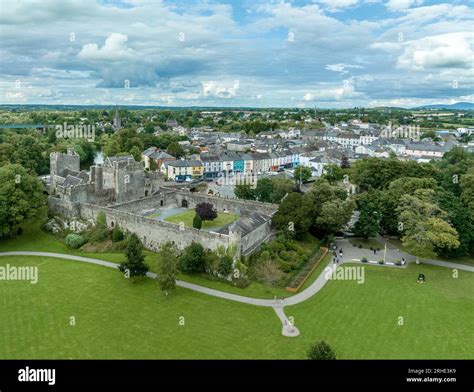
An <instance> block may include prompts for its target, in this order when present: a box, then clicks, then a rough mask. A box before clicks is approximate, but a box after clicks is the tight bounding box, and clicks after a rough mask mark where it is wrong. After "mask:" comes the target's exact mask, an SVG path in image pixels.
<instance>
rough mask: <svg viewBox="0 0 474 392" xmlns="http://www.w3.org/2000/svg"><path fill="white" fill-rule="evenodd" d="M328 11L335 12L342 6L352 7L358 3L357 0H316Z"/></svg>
mask: <svg viewBox="0 0 474 392" xmlns="http://www.w3.org/2000/svg"><path fill="white" fill-rule="evenodd" d="M317 2H318V3H320V4H322V5H323V6H324V7H325V8H326V9H327V10H328V11H331V12H337V11H340V10H341V9H343V8H347V7H353V6H355V5H357V4H358V3H359V0H318V1H317Z"/></svg>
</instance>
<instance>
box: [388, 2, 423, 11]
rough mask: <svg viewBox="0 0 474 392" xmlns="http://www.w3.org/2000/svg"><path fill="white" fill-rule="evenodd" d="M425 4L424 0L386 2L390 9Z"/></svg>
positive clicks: (394, 9)
mask: <svg viewBox="0 0 474 392" xmlns="http://www.w3.org/2000/svg"><path fill="white" fill-rule="evenodd" d="M421 4H423V0H389V1H388V2H387V4H386V6H387V8H388V9H389V10H390V11H393V12H397V11H404V10H407V9H408V8H410V7H412V6H418V5H421Z"/></svg>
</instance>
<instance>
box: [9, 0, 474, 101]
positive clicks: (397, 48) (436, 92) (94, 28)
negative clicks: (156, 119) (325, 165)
mask: <svg viewBox="0 0 474 392" xmlns="http://www.w3.org/2000/svg"><path fill="white" fill-rule="evenodd" d="M6 1H7V0H5V1H4V3H5V2H6ZM244 3H245V4H244ZM464 3H465V1H463V0H460V1H459V2H457V3H456V4H447V3H441V4H432V5H426V6H420V4H421V2H419V1H404V2H395V1H391V2H388V1H384V2H383V3H382V4H371V5H369V0H357V1H356V0H336V1H329V0H314V1H312V0H301V1H298V2H289V1H286V2H284V1H278V2H276V1H265V2H263V1H262V2H255V3H254V2H227V4H219V3H217V2H214V1H213V2H209V1H196V2H182V1H179V2H172V3H171V2H165V1H148V0H147V1H141V0H126V1H125V2H124V1H121V2H119V1H101V0H97V1H93V0H90V1H88V2H87V6H84V5H83V2H81V1H80V0H63V1H61V2H58V1H56V0H41V1H39V0H37V1H36V0H31V1H28V2H18V1H11V2H9V3H8V6H7V7H2V13H1V14H0V23H2V24H1V27H0V28H1V42H0V58H1V61H0V76H1V77H0V97H1V100H2V103H7V102H19V100H23V101H24V102H31V103H79V104H87V103H107V104H109V103H112V104H115V103H119V104H120V102H124V103H126V102H127V103H132V102H133V103H136V104H160V105H161V104H169V105H171V104H174V105H182V106H185V105H192V106H195V105H209V106H211V105H217V106H219V105H228V106H246V105H249V104H258V105H268V106H287V105H288V104H289V103H291V102H293V103H294V104H302V105H306V104H307V105H313V103H314V102H317V104H318V105H319V104H325V105H327V106H333V105H334V106H338V107H345V106H351V105H364V104H369V103H370V102H373V101H377V102H383V101H388V100H393V99H400V100H402V99H406V100H412V101H416V100H424V101H426V100H429V99H435V98H437V99H440V100H441V99H443V100H448V99H456V97H459V98H460V97H466V96H469V95H472V91H473V89H474V85H473V84H474V78H473V74H472V71H471V70H470V69H469V68H468V60H469V56H472V50H473V48H472V39H471V38H470V37H469V36H468V35H466V34H467V33H462V32H470V31H472V24H473V23H474V13H473V9H472V7H470V6H468V4H464ZM388 4H391V7H392V8H393V10H395V9H397V10H400V12H398V11H397V12H396V13H391V12H390V10H389V8H388ZM410 7H411V8H410ZM248 10H249V11H251V12H247V11H248ZM335 11H340V12H335ZM290 32H291V33H293V34H294V38H295V39H294V41H293V42H290V41H289V40H288V34H289V33H290ZM71 33H74V37H75V39H74V40H71V39H70V37H71ZM180 33H184V35H182V37H183V38H184V39H182V40H181V39H180ZM400 33H402V39H401V40H399V34H400ZM449 34H452V35H451V36H449ZM442 37H444V38H442ZM362 66H363V68H362ZM348 76H351V77H350V78H349V77H348ZM17 79H18V80H21V82H22V85H23V86H31V87H32V88H31V89H26V87H25V89H22V90H21V94H22V95H20V94H17V93H18V91H14V90H13V88H12V86H13V85H14V81H15V80H17ZM344 79H345V80H346V82H344ZM454 79H456V80H458V81H459V89H457V90H455V89H453V88H452V81H453V80H454ZM234 80H239V81H240V82H241V83H240V85H239V86H238V87H235V86H234ZM2 81H5V82H4V83H2ZM126 81H129V85H130V88H129V89H128V88H124V87H125V86H126ZM344 83H346V85H345V84H344ZM7 93H8V94H7ZM400 102H401V101H400Z"/></svg>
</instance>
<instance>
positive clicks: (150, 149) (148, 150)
mask: <svg viewBox="0 0 474 392" xmlns="http://www.w3.org/2000/svg"><path fill="white" fill-rule="evenodd" d="M156 150H157V147H148V148H147V149H146V150H145V151H143V152H142V155H145V156H147V157H149V156H150V155H151V154H153V153H154V152H155V151H156Z"/></svg>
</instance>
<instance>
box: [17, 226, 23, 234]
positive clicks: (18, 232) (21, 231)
mask: <svg viewBox="0 0 474 392" xmlns="http://www.w3.org/2000/svg"><path fill="white" fill-rule="evenodd" d="M16 234H17V235H22V234H23V229H22V228H21V227H19V228H18V230H17V231H16Z"/></svg>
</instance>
